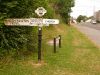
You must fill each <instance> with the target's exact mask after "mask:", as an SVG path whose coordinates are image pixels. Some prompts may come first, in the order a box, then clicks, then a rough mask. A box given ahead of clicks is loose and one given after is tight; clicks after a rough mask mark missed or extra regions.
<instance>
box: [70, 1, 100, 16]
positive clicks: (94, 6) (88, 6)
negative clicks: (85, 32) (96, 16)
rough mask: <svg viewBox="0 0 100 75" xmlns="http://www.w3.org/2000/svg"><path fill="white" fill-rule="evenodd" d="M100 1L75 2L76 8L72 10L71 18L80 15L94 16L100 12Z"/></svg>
mask: <svg viewBox="0 0 100 75" xmlns="http://www.w3.org/2000/svg"><path fill="white" fill-rule="evenodd" d="M99 3H100V0H75V7H73V8H72V11H73V12H72V13H71V16H73V17H78V16H79V15H87V16H92V15H93V13H94V11H97V10H100V4H99Z"/></svg>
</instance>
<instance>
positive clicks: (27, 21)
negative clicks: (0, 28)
mask: <svg viewBox="0 0 100 75" xmlns="http://www.w3.org/2000/svg"><path fill="white" fill-rule="evenodd" d="M35 13H36V14H37V15H38V16H39V18H24V19H13V18H10V19H5V20H4V24H5V25H7V26H38V61H39V62H41V47H42V44H41V43H42V26H49V24H59V20H58V19H44V18H42V17H43V15H44V14H45V13H47V10H45V9H44V8H43V7H38V8H37V9H36V10H35Z"/></svg>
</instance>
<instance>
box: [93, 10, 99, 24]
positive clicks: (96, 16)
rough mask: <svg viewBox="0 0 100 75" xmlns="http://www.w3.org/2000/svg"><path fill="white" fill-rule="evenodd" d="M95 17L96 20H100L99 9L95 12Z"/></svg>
mask: <svg viewBox="0 0 100 75" xmlns="http://www.w3.org/2000/svg"><path fill="white" fill-rule="evenodd" d="M94 19H95V20H96V21H99V22H100V10H99V11H97V12H95V14H94Z"/></svg>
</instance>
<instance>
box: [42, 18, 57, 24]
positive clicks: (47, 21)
mask: <svg viewBox="0 0 100 75" xmlns="http://www.w3.org/2000/svg"><path fill="white" fill-rule="evenodd" d="M43 24H59V20H58V19H43Z"/></svg>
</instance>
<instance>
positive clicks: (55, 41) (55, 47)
mask: <svg viewBox="0 0 100 75" xmlns="http://www.w3.org/2000/svg"><path fill="white" fill-rule="evenodd" d="M54 53H56V38H54Z"/></svg>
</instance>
